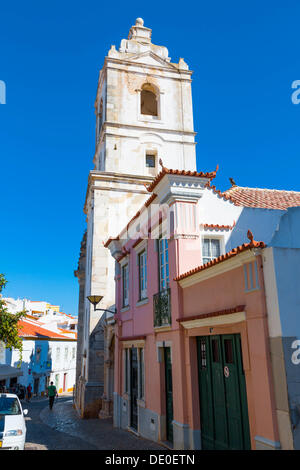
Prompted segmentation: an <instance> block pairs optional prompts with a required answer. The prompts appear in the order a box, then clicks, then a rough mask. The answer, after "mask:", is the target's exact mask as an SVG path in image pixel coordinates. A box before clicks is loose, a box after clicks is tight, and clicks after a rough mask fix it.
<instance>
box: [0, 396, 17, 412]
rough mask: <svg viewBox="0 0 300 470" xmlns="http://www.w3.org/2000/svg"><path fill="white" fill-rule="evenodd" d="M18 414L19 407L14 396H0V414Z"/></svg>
mask: <svg viewBox="0 0 300 470" xmlns="http://www.w3.org/2000/svg"><path fill="white" fill-rule="evenodd" d="M19 414H21V409H20V405H19V402H18V400H17V399H16V398H13V397H3V396H0V415H19Z"/></svg>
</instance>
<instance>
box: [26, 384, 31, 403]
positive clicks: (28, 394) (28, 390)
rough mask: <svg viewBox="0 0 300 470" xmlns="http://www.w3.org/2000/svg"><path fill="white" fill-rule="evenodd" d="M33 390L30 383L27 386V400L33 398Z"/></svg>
mask: <svg viewBox="0 0 300 470" xmlns="http://www.w3.org/2000/svg"><path fill="white" fill-rule="evenodd" d="M31 391H32V388H31V385H30V384H29V385H28V387H27V401H30V400H31V395H32V393H31Z"/></svg>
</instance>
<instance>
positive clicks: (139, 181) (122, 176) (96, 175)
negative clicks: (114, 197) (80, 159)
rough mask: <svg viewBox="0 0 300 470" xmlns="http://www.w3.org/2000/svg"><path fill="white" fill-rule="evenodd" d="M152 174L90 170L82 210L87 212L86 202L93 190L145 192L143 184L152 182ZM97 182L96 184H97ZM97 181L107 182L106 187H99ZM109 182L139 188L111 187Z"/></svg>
mask: <svg viewBox="0 0 300 470" xmlns="http://www.w3.org/2000/svg"><path fill="white" fill-rule="evenodd" d="M153 179H154V178H153V176H144V175H132V174H127V173H116V172H109V171H98V170H91V171H90V173H89V177H88V187H87V191H86V198H85V203H84V209H83V212H84V213H85V214H87V202H88V198H89V195H90V194H91V192H92V191H95V190H109V191H120V192H122V191H126V192H132V193H139V194H147V190H146V188H145V185H147V184H149V183H152V181H153ZM97 183H98V184H97ZM99 183H103V184H104V185H105V183H109V185H108V186H106V187H101V186H100V185H99ZM111 183H115V184H116V185H118V184H119V185H122V184H127V185H132V186H134V185H135V186H137V187H138V186H140V187H141V189H138V188H134V187H132V188H122V187H120V186H116V187H113V186H112V185H111Z"/></svg>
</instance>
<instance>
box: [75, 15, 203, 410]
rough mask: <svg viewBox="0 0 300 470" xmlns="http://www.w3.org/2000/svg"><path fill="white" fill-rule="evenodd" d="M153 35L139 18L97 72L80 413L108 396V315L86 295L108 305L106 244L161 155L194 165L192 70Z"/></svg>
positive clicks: (110, 272) (180, 165)
mask: <svg viewBox="0 0 300 470" xmlns="http://www.w3.org/2000/svg"><path fill="white" fill-rule="evenodd" d="M151 35H152V30H151V29H149V28H147V27H145V26H144V21H143V20H142V19H141V18H137V20H136V22H135V25H134V26H132V27H131V28H130V31H129V35H128V38H127V39H122V40H121V44H120V47H119V49H116V47H115V46H114V45H113V46H111V48H110V50H109V51H108V54H107V56H106V57H105V59H104V64H103V67H102V69H101V71H100V74H99V80H98V88H97V94H96V100H95V114H96V148H95V154H94V160H93V163H94V169H93V170H91V171H90V173H89V178H88V188H87V194H86V201H85V206H84V212H85V214H86V220H87V231H86V236H85V241H84V253H83V254H82V257H84V258H82V259H81V261H82V260H83V259H84V262H80V263H79V266H81V270H80V269H78V270H77V271H76V273H75V275H76V276H77V277H78V280H79V284H80V299H79V324H80V325H81V328H80V331H79V334H78V360H77V397H76V400H77V407H78V408H79V409H80V410H81V414H82V415H83V416H85V415H86V416H96V415H97V414H98V412H99V408H101V407H103V403H104V402H105V400H106V401H107V402H110V401H111V398H112V397H111V396H110V395H111V394H112V386H111V384H109V383H108V382H109V381H111V380H112V376H113V372H112V371H111V370H107V367H106V366H105V364H111V362H112V361H111V360H110V359H108V355H109V348H110V344H111V342H112V341H113V317H112V316H111V315H110V314H108V315H107V314H104V315H102V313H100V312H97V311H94V308H93V307H92V306H91V305H90V303H89V301H88V300H87V296H89V295H101V296H103V300H102V301H101V305H99V306H101V308H102V309H109V310H112V309H113V308H114V303H115V282H114V276H115V271H114V266H115V265H114V259H113V258H112V257H111V256H110V253H109V250H107V249H106V248H105V247H104V242H105V241H106V240H107V239H108V238H109V237H115V236H117V235H118V233H119V232H120V231H121V229H122V228H123V227H124V226H125V225H126V224H127V223H128V221H129V220H130V219H131V218H132V217H133V216H134V215H135V214H136V213H137V211H138V210H139V209H140V207H141V206H142V204H143V203H144V202H145V201H146V199H147V198H148V197H149V193H148V192H147V190H146V188H145V186H147V185H148V184H150V183H151V181H152V180H153V178H154V177H155V176H156V175H157V174H158V173H159V171H160V166H159V160H160V159H161V160H162V162H163V164H164V166H166V167H167V168H173V169H180V170H191V171H194V170H196V154H195V140H194V138H195V133H194V126H193V108H192V94H191V75H192V72H191V71H190V70H189V67H188V65H187V64H186V62H185V61H184V59H182V58H180V59H179V62H178V63H173V62H171V58H170V57H169V52H168V49H167V48H166V47H164V46H157V45H155V44H153V43H152V39H151ZM102 333H103V334H104V347H103V341H102V340H100V339H99V338H100V337H101V335H102ZM97 338H98V339H97ZM111 367H113V364H112V365H111Z"/></svg>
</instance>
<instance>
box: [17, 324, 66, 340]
mask: <svg viewBox="0 0 300 470" xmlns="http://www.w3.org/2000/svg"><path fill="white" fill-rule="evenodd" d="M18 329H19V336H21V337H22V338H26V337H36V338H41V337H44V338H55V339H61V340H65V339H70V338H67V337H66V336H63V335H60V334H58V333H55V332H54V331H50V330H47V329H46V328H42V327H40V326H38V325H35V324H34V323H33V322H32V323H29V322H27V321H24V320H20V321H19V322H18Z"/></svg>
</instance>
